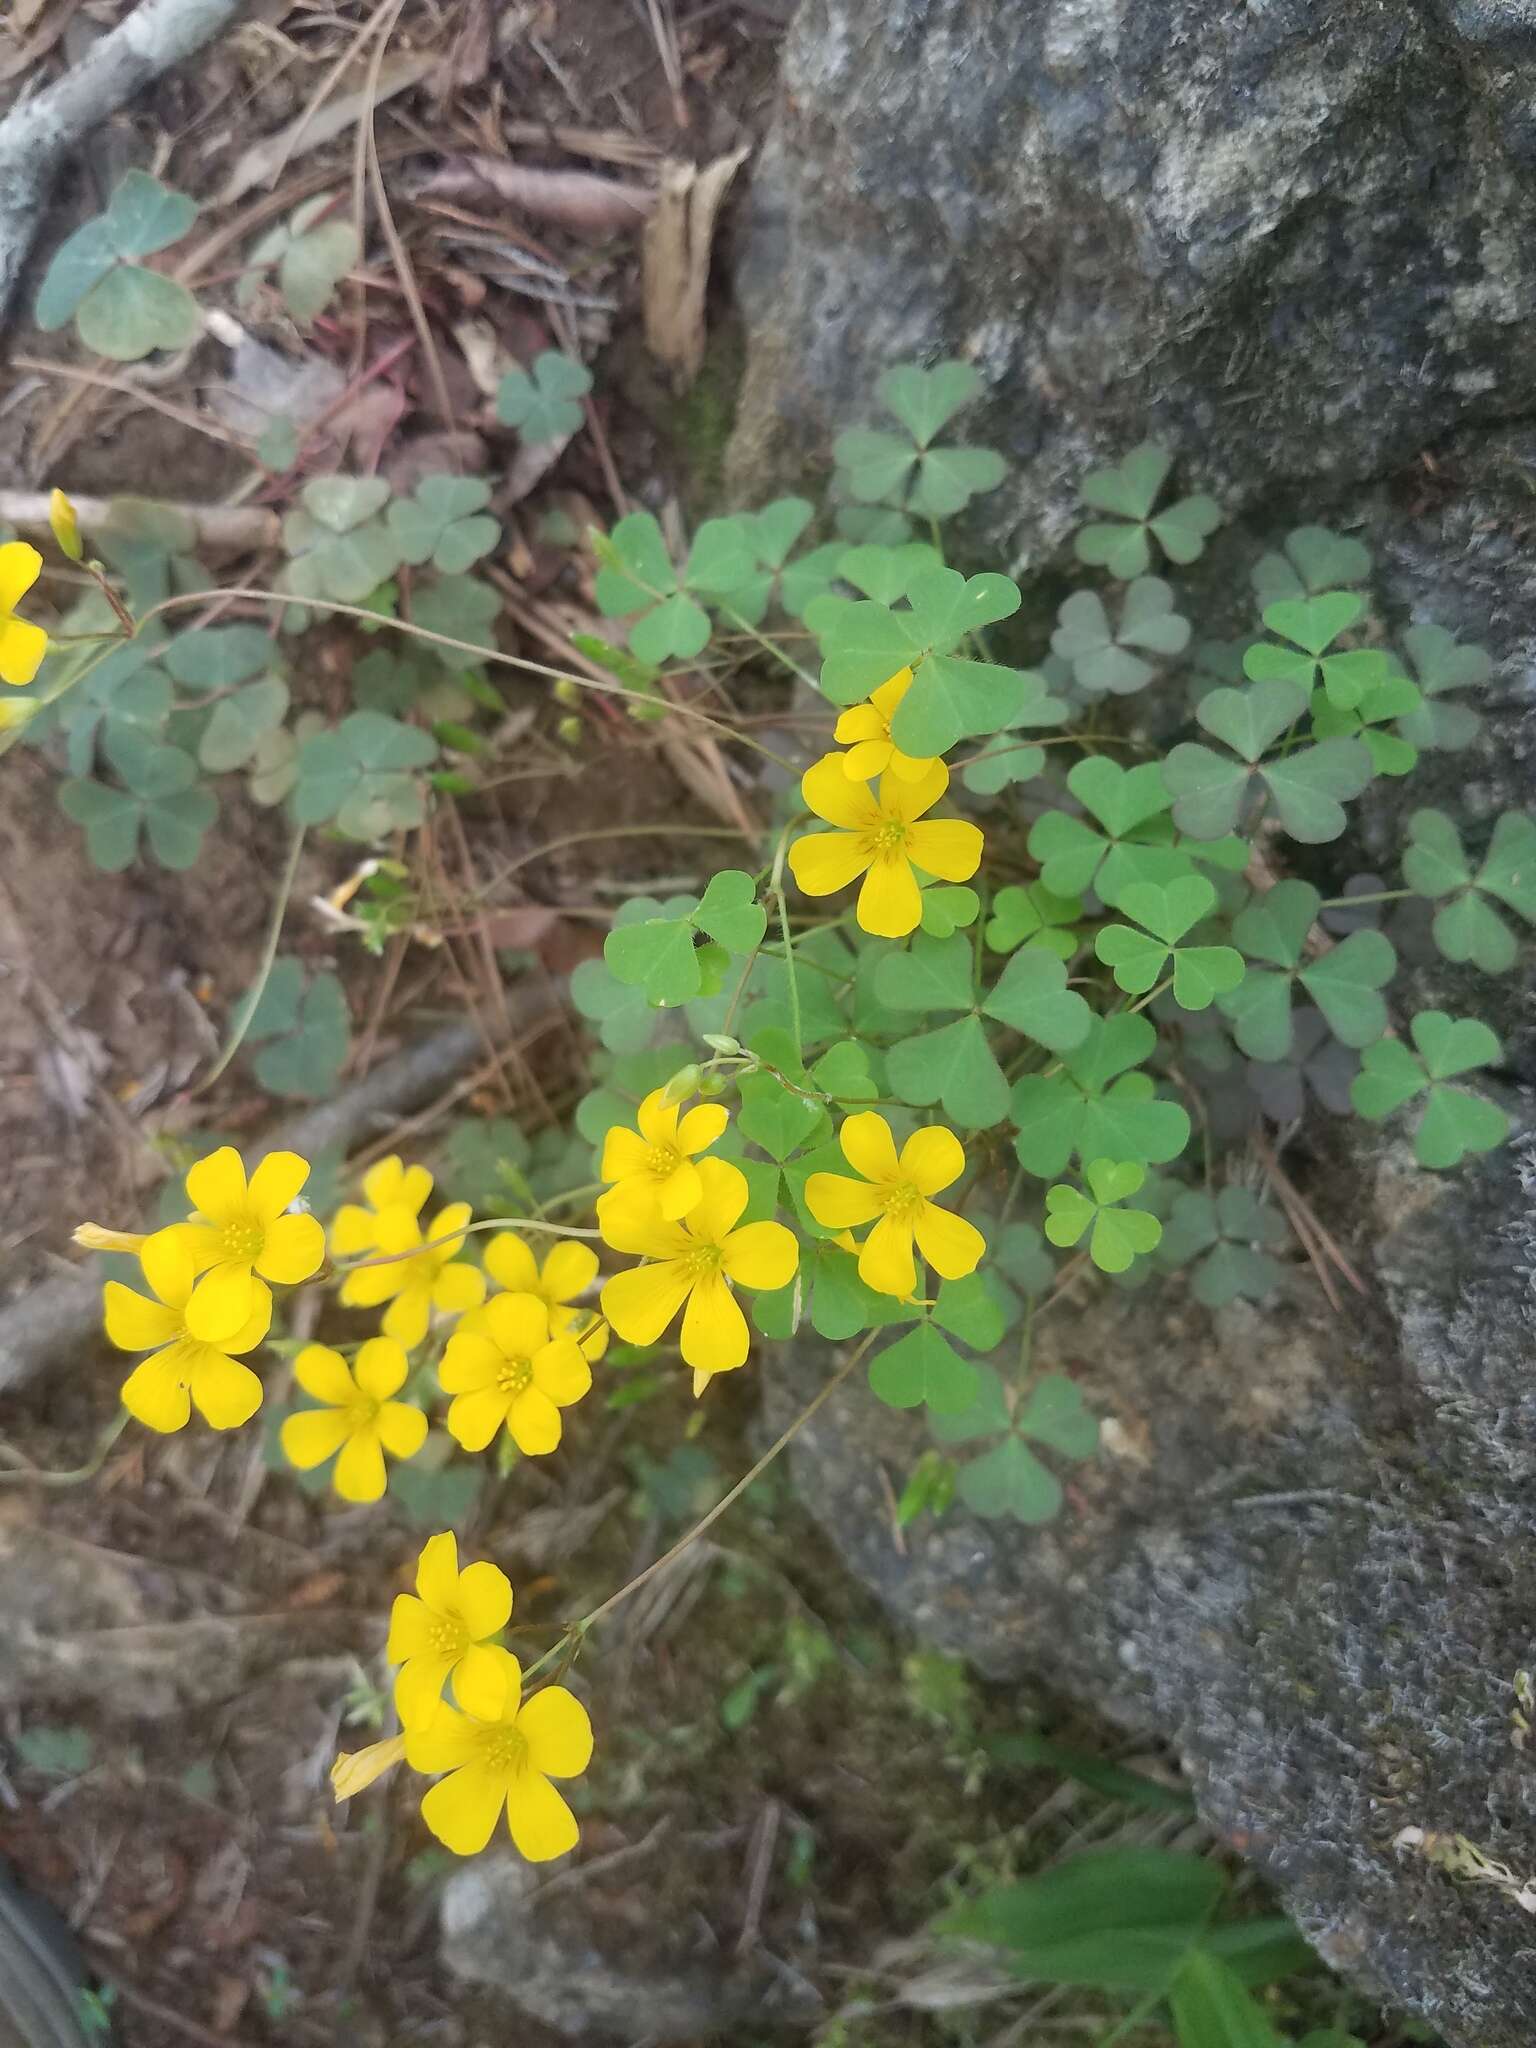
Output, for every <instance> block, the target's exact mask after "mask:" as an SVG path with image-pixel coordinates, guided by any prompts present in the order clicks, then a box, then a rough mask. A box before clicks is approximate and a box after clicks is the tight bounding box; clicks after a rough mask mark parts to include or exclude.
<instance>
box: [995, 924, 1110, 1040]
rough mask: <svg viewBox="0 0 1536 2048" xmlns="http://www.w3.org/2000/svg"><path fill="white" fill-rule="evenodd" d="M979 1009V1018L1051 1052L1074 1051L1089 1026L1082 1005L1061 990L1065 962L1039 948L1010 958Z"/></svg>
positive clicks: (1071, 991) (1066, 990) (1076, 996)
mask: <svg viewBox="0 0 1536 2048" xmlns="http://www.w3.org/2000/svg"><path fill="white" fill-rule="evenodd" d="M981 1008H982V1014H983V1015H984V1016H987V1017H993V1018H996V1020H997V1021H998V1023H1000V1024H1006V1025H1007V1026H1008V1027H1009V1029H1010V1030H1012V1031H1017V1032H1018V1033H1019V1034H1020V1036H1021V1037H1024V1038H1032V1039H1033V1040H1034V1041H1035V1043H1036V1044H1037V1045H1043V1046H1045V1047H1046V1048H1047V1049H1048V1050H1049V1051H1051V1052H1072V1051H1075V1050H1076V1048H1077V1047H1078V1046H1080V1045H1082V1044H1083V1043H1084V1041H1085V1040H1086V1038H1087V1036H1088V1031H1089V1027H1090V1025H1091V1024H1092V1022H1093V1012H1092V1011H1091V1010H1090V1009H1089V1007H1088V1004H1087V1003H1086V1002H1085V1001H1084V999H1083V998H1082V997H1081V996H1080V995H1079V994H1078V992H1077V990H1076V989H1073V988H1068V986H1067V969H1066V963H1065V962H1064V961H1063V960H1061V959H1060V958H1059V957H1058V956H1057V955H1056V954H1055V953H1054V952H1051V951H1050V950H1048V949H1047V948H1045V947H1041V946H1026V947H1024V948H1023V949H1022V950H1021V951H1019V952H1016V953H1015V954H1014V955H1013V957H1012V959H1011V960H1010V961H1009V962H1008V965H1007V966H1006V967H1005V968H1004V969H1003V971H1002V973H1001V975H1000V976H999V977H998V981H997V985H996V986H995V987H994V988H993V989H992V990H991V991H990V992H989V993H988V995H987V996H986V998H985V999H984V1001H983V1002H982V1005H981Z"/></svg>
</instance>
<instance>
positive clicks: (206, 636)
mask: <svg viewBox="0 0 1536 2048" xmlns="http://www.w3.org/2000/svg"><path fill="white" fill-rule="evenodd" d="M160 659H161V660H162V661H163V662H164V663H165V665H166V667H167V668H168V669H169V670H170V672H171V674H172V675H173V676H174V677H175V678H176V680H177V682H178V683H185V684H187V685H188V687H189V688H191V689H198V690H228V689H232V688H233V687H234V686H235V685H236V684H237V683H248V682H249V681H250V680H251V678H252V677H253V676H260V675H265V674H266V673H267V672H268V670H270V669H271V668H273V667H274V666H275V665H276V664H277V661H278V651H277V644H276V642H275V641H274V640H273V639H272V638H271V636H270V635H269V634H267V633H264V632H263V631H262V630H261V628H260V627H259V626H195V627H194V628H193V629H192V631H191V632H189V633H178V634H177V635H176V637H175V639H174V640H171V641H169V642H168V643H167V644H166V646H165V648H164V650H163V651H162V653H161V655H160Z"/></svg>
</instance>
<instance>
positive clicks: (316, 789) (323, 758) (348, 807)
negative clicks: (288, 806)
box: [292, 711, 437, 839]
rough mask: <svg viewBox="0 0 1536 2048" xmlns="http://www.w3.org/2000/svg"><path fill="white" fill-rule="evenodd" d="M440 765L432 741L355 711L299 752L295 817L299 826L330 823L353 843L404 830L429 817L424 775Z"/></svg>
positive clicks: (391, 721) (377, 715)
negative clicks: (434, 766)
mask: <svg viewBox="0 0 1536 2048" xmlns="http://www.w3.org/2000/svg"><path fill="white" fill-rule="evenodd" d="M436 758H437V743H436V741H435V740H434V739H433V738H432V736H431V734H430V733H424V732H422V731H420V729H419V728H418V727H416V726H413V725H405V724H403V723H402V722H401V721H400V720H399V719H396V718H386V717H385V716H384V715H383V713H382V712H378V711H354V712H353V713H352V714H351V715H350V717H347V718H344V719H343V720H342V721H341V723H340V725H338V726H336V727H334V728H333V729H332V730H330V731H326V732H320V733H316V734H315V735H314V737H313V738H311V739H308V740H306V741H305V742H304V744H303V746H302V747H300V749H299V761H298V779H297V781H296V782H295V784H294V789H293V797H292V806H293V815H294V818H295V820H296V822H297V823H299V824H301V825H320V824H326V823H329V822H334V823H335V825H336V827H337V829H338V830H339V831H341V832H344V833H346V834H347V835H348V837H349V838H353V839H378V838H381V837H383V835H384V834H385V833H387V832H390V831H395V830H408V829H410V828H411V827H412V826H415V825H419V824H420V823H421V822H422V820H423V819H424V818H425V816H426V790H425V785H424V783H423V781H422V778H421V771H422V770H423V769H425V768H427V767H429V766H430V765H431V763H432V762H433V761H434V760H435V759H436Z"/></svg>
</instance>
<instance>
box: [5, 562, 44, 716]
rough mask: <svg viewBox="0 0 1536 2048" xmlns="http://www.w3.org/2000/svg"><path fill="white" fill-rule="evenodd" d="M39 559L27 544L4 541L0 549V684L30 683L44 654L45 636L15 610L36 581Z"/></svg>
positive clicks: (40, 664) (40, 567)
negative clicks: (20, 617) (19, 616)
mask: <svg viewBox="0 0 1536 2048" xmlns="http://www.w3.org/2000/svg"><path fill="white" fill-rule="evenodd" d="M42 566H43V558H42V556H41V555H40V554H39V553H38V552H37V549H36V548H35V547H33V546H32V545H31V544H30V543H29V542H27V541H24V540H8V541H6V542H5V544H4V545H3V546H0V682H5V683H15V684H16V685H18V687H19V686H21V685H22V684H25V683H30V682H31V680H32V678H33V677H34V676H35V675H36V674H37V672H38V670H39V669H40V668H41V667H42V665H43V656H44V655H45V654H46V653H47V652H48V635H47V634H46V633H45V632H44V631H43V629H42V627H41V626H34V625H33V623H32V621H31V620H30V619H19V618H18V617H17V616H16V607H17V605H19V604H20V603H21V600H22V599H23V598H24V597H25V596H26V594H27V592H28V591H29V590H30V589H31V588H32V586H33V584H34V583H35V582H36V581H37V579H38V574H39V572H40V571H41V569H42Z"/></svg>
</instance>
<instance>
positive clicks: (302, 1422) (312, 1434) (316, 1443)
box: [279, 1408, 349, 1472]
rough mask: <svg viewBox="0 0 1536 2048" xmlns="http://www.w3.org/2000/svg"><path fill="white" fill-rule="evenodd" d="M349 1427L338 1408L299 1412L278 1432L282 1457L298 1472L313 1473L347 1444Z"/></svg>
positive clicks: (289, 1417) (304, 1409) (311, 1409)
mask: <svg viewBox="0 0 1536 2048" xmlns="http://www.w3.org/2000/svg"><path fill="white" fill-rule="evenodd" d="M348 1428H349V1424H348V1421H347V1417H346V1414H345V1413H344V1411H343V1410H342V1409H340V1408H301V1409H300V1410H299V1412H298V1413H297V1414H296V1415H290V1416H288V1417H287V1419H286V1420H285V1421H284V1423H283V1426H282V1429H281V1431H280V1432H279V1436H280V1440H281V1442H282V1446H283V1456H284V1457H285V1458H286V1459H287V1460H288V1462H289V1464H290V1465H292V1466H294V1467H295V1468H296V1469H297V1470H298V1471H300V1472H313V1470H314V1469H315V1467H316V1466H317V1465H323V1464H324V1463H325V1461H326V1459H327V1458H334V1457H335V1455H336V1453H337V1452H338V1451H339V1450H340V1449H341V1447H342V1445H343V1444H344V1443H345V1442H346V1440H347V1430H348Z"/></svg>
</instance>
